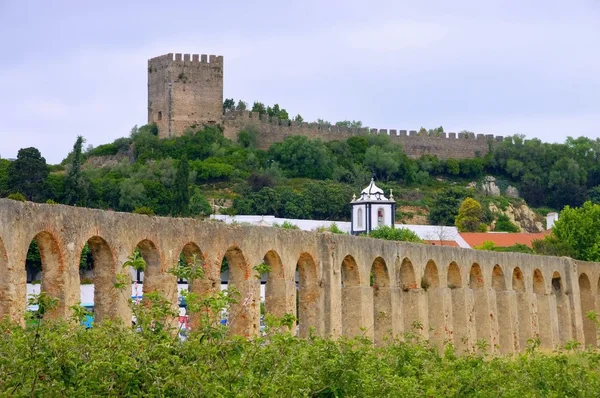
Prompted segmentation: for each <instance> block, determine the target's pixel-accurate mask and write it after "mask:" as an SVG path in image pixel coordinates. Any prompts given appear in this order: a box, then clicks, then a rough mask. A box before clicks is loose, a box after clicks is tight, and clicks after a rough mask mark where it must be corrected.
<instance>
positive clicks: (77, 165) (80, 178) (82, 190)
mask: <svg viewBox="0 0 600 398" xmlns="http://www.w3.org/2000/svg"><path fill="white" fill-rule="evenodd" d="M84 142H85V139H84V138H83V137H82V136H80V135H79V136H77V140H75V144H74V145H73V152H72V156H71V163H70V164H69V172H68V174H67V178H66V179H65V202H66V204H68V205H78V206H85V205H86V203H87V198H88V185H87V181H86V179H85V176H84V175H83V172H82V171H81V160H82V154H81V151H82V150H81V148H82V147H83V143H84Z"/></svg>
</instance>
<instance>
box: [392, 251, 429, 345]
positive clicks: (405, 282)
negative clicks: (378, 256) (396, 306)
mask: <svg viewBox="0 0 600 398" xmlns="http://www.w3.org/2000/svg"><path fill="white" fill-rule="evenodd" d="M396 269H397V272H398V273H397V275H398V285H399V286H398V287H399V288H400V291H399V294H400V298H401V300H402V319H403V320H404V331H405V332H418V333H421V332H422V330H423V329H424V326H425V325H424V321H425V320H424V319H423V316H422V312H421V309H420V303H419V298H420V296H421V295H422V291H421V290H420V289H419V288H418V286H417V278H416V276H415V268H414V266H413V264H412V262H411V261H410V259H409V258H407V257H405V258H404V259H403V260H402V262H400V257H398V258H397V259H396ZM417 323H418V324H420V325H421V326H422V329H415V326H416V324H417Z"/></svg>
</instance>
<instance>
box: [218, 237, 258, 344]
mask: <svg viewBox="0 0 600 398" xmlns="http://www.w3.org/2000/svg"><path fill="white" fill-rule="evenodd" d="M224 258H225V259H226V260H227V264H229V281H228V290H230V291H231V290H233V289H235V290H236V291H237V292H238V293H239V297H237V303H235V304H232V305H231V306H230V308H229V313H228V317H227V323H228V325H229V327H230V329H229V330H230V333H231V334H233V335H238V336H246V337H250V336H255V335H257V334H258V333H259V331H260V329H259V326H260V319H259V318H260V282H259V280H258V279H256V278H252V277H251V275H250V274H251V271H250V265H249V263H248V260H247V259H246V256H245V255H244V253H243V252H242V250H241V249H240V248H239V247H237V246H231V247H229V248H228V249H227V251H226V252H225V255H224ZM232 288H233V289H232Z"/></svg>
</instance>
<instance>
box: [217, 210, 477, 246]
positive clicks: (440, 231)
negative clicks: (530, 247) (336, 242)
mask: <svg viewBox="0 0 600 398" xmlns="http://www.w3.org/2000/svg"><path fill="white" fill-rule="evenodd" d="M390 217H391V213H390ZM210 218H211V219H214V220H218V221H222V222H225V223H227V224H231V223H234V222H237V223H248V224H252V225H262V226H267V227H268V226H272V225H273V223H277V224H279V225H281V224H283V223H284V222H285V221H288V222H290V223H292V224H294V225H297V226H298V228H300V229H301V230H304V231H315V230H316V229H317V228H319V227H323V226H325V227H329V226H331V224H333V223H335V224H337V226H338V228H340V229H341V230H342V231H344V232H346V233H350V223H349V222H347V221H325V220H297V219H291V218H276V217H274V216H244V215H241V216H225V215H212V216H210ZM376 220H377V218H376ZM396 227H397V228H406V229H409V230H411V231H413V232H414V233H416V234H417V235H418V236H419V238H421V239H424V240H453V241H455V242H456V243H457V244H458V246H459V247H464V248H467V249H470V248H471V246H469V244H468V243H467V242H466V241H465V240H464V239H463V238H462V237H461V236H460V234H459V233H458V230H457V229H456V227H443V226H439V225H412V224H396Z"/></svg>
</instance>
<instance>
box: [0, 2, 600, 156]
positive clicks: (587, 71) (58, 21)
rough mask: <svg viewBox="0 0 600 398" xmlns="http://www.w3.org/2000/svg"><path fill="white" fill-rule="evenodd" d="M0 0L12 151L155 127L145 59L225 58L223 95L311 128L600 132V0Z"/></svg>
mask: <svg viewBox="0 0 600 398" xmlns="http://www.w3.org/2000/svg"><path fill="white" fill-rule="evenodd" d="M290 3H291V4H289V5H288V4H286V2H281V1H277V2H276V1H259V0H256V1H244V2H239V1H235V0H228V1H212V2H208V1H198V0H196V1H177V2H167V1H151V0H145V1H138V0H129V1H123V0H121V1H113V0H103V1H96V2H88V1H81V0H77V1H62V0H54V1H45V0H38V1H34V0H0V37H1V38H2V39H1V40H0V93H2V95H0V114H1V115H2V117H1V118H0V157H3V158H14V157H16V154H17V151H18V150H19V149H20V148H25V147H31V146H33V147H36V148H38V149H39V150H40V151H41V152H42V155H43V156H44V157H45V158H46V160H47V161H48V162H49V163H58V162H60V161H61V160H62V159H63V158H64V157H65V156H66V155H67V153H68V152H69V151H70V150H71V148H72V147H73V143H74V142H75V139H76V137H77V136H78V135H83V136H84V137H85V138H86V140H87V144H86V145H88V144H89V145H94V146H97V145H100V144H103V143H108V142H112V141H113V140H114V139H116V138H119V137H124V136H127V135H129V132H130V130H131V128H132V127H133V126H134V125H143V124H145V123H146V122H147V111H146V109H147V60H148V59H149V58H152V57H155V56H158V55H162V54H166V53H170V52H172V53H178V52H179V53H200V54H217V55H223V57H224V79H225V83H224V84H225V89H224V90H225V93H224V94H225V97H226V98H235V99H236V100H238V99H243V100H245V101H246V102H248V103H250V104H252V102H254V101H261V102H263V103H265V104H267V105H271V104H274V103H278V104H280V106H282V107H284V108H286V109H287V110H288V112H289V113H290V114H291V115H296V114H298V113H299V114H301V115H302V116H303V117H304V119H305V121H314V120H316V119H317V118H321V119H325V120H328V121H331V122H335V121H338V120H360V121H362V122H363V124H364V125H365V126H369V127H372V128H386V129H397V130H418V129H419V128H420V127H425V128H433V127H437V126H443V127H444V130H445V131H447V132H453V131H454V132H458V131H462V130H469V131H473V132H475V133H483V134H495V135H505V136H506V135H512V134H524V135H525V136H526V137H528V138H534V137H536V138H540V139H541V140H543V141H546V142H563V141H564V140H565V138H566V137H568V136H573V137H577V136H586V137H590V138H594V139H595V138H598V137H600V0H571V1H564V0H561V1H553V0H545V1H538V0H528V1H523V0H519V1H512V0H506V1H493V0H490V1H480V0H479V1H462V0H456V1H452V2H447V1H442V0H435V1H427V0H424V1H415V0H410V1H404V0H391V1H376V0H371V1H369V2H367V1H364V0H363V1H354V0H344V1H337V0H336V1H327V0H320V1H315V0H303V1H301V2H290Z"/></svg>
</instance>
